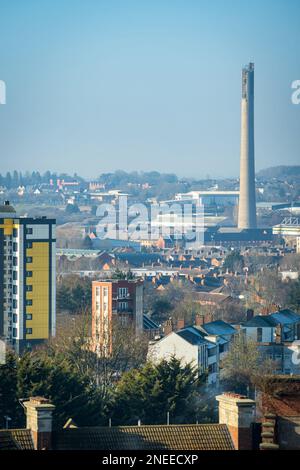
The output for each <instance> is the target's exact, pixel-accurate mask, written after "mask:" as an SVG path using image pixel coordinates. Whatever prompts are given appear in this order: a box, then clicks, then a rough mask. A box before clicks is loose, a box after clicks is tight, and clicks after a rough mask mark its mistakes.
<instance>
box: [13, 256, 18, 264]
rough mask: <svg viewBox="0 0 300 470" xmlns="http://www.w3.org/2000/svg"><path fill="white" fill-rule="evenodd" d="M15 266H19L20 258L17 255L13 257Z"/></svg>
mask: <svg viewBox="0 0 300 470" xmlns="http://www.w3.org/2000/svg"><path fill="white" fill-rule="evenodd" d="M13 266H18V258H17V257H16V256H14V257H13Z"/></svg>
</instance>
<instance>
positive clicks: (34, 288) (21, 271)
mask: <svg viewBox="0 0 300 470" xmlns="http://www.w3.org/2000/svg"><path fill="white" fill-rule="evenodd" d="M54 335H55V220H52V219H47V218H44V217H42V218H28V217H19V216H18V215H17V214H16V211H15V209H14V208H13V207H12V206H11V205H10V204H9V202H8V201H6V202H5V203H4V205H1V206H0V339H1V340H2V341H3V342H4V344H6V345H8V346H9V347H11V348H13V349H14V350H15V351H16V353H17V354H19V355H20V354H22V353H23V352H24V350H26V349H28V348H29V349H30V348H32V347H33V346H34V345H36V344H39V343H41V342H43V341H44V340H47V339H48V338H49V337H51V336H54Z"/></svg>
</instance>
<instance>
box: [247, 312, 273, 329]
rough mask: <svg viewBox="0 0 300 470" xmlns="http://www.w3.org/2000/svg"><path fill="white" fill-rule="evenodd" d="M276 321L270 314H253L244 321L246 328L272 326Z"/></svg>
mask: <svg viewBox="0 0 300 470" xmlns="http://www.w3.org/2000/svg"><path fill="white" fill-rule="evenodd" d="M277 324H278V322H276V321H275V319H274V318H272V315H255V317H253V318H251V320H249V321H247V322H245V323H244V326H245V327H246V328H248V327H249V328H272V327H273V328H274V327H275V326H276V325H277Z"/></svg>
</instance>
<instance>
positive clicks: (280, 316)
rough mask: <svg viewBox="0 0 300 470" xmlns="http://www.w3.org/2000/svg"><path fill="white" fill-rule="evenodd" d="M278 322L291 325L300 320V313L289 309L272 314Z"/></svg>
mask: <svg viewBox="0 0 300 470" xmlns="http://www.w3.org/2000/svg"><path fill="white" fill-rule="evenodd" d="M270 317H272V318H273V319H274V320H275V321H276V322H277V323H281V324H283V325H289V324H294V323H299V322H300V315H299V314H298V313H296V312H293V311H292V310H289V309H284V310H280V311H279V312H275V313H272V314H271V315H270Z"/></svg>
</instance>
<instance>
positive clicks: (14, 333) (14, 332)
mask: <svg viewBox="0 0 300 470" xmlns="http://www.w3.org/2000/svg"><path fill="white" fill-rule="evenodd" d="M17 336H18V329H17V328H13V337H14V338H16V337H17Z"/></svg>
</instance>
